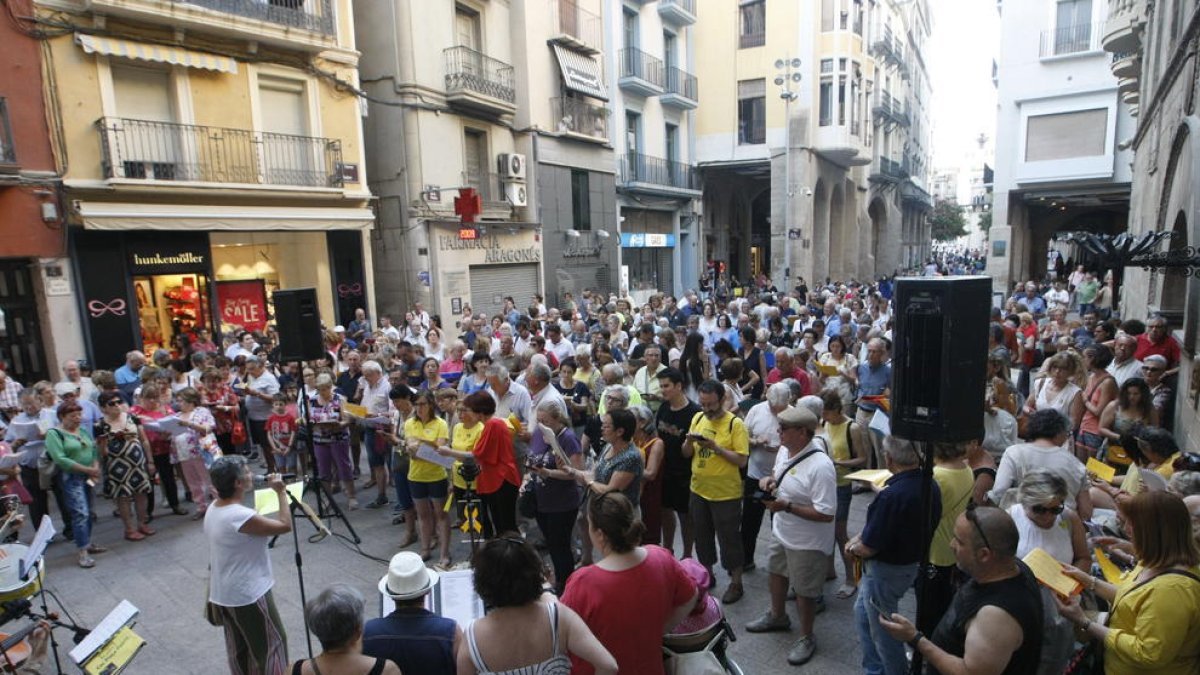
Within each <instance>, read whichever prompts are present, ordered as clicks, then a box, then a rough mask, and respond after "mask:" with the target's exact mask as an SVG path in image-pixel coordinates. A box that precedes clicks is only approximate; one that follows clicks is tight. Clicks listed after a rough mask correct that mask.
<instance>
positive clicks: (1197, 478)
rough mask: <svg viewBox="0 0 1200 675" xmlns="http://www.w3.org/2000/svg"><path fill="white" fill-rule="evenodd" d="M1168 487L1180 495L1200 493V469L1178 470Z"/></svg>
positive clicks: (1187, 495)
mask: <svg viewBox="0 0 1200 675" xmlns="http://www.w3.org/2000/svg"><path fill="white" fill-rule="evenodd" d="M1167 487H1168V488H1170V490H1171V491H1173V492H1174V493H1175V494H1177V495H1179V496H1180V497H1190V496H1192V495H1200V471H1176V472H1175V473H1174V474H1172V475H1171V479H1170V480H1168V481H1167Z"/></svg>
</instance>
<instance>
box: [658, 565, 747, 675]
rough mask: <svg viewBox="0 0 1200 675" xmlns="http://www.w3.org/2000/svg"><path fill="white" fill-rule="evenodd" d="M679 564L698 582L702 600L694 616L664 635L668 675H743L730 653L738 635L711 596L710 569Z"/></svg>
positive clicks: (691, 615) (693, 613)
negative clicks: (709, 586)
mask: <svg viewBox="0 0 1200 675" xmlns="http://www.w3.org/2000/svg"><path fill="white" fill-rule="evenodd" d="M680 564H681V565H682V566H683V568H684V570H685V571H686V572H687V575H688V576H689V577H691V578H692V580H693V581H695V582H696V588H697V589H698V590H699V593H700V598H699V599H698V600H697V601H696V607H695V609H693V610H692V612H691V614H689V615H688V616H687V617H686V618H685V619H684V620H683V621H681V622H680V623H679V625H677V626H675V627H674V628H672V629H671V632H669V633H667V634H666V635H665V636H663V657H664V659H665V661H666V664H665V665H666V671H667V675H685V674H686V675H742V669H741V668H740V667H739V666H738V664H737V663H735V662H734V660H733V659H732V658H730V657H729V653H728V647H729V643H730V642H736V641H737V636H736V635H734V633H733V628H732V627H731V626H730V625H729V621H727V620H726V619H725V614H724V613H723V612H722V611H721V603H719V602H717V599H716V598H714V597H712V596H711V595H709V594H708V570H706V569H704V566H703V565H701V564H700V563H699V562H697V561H695V560H692V559H690V558H689V559H687V560H684V561H682V562H681V563H680Z"/></svg>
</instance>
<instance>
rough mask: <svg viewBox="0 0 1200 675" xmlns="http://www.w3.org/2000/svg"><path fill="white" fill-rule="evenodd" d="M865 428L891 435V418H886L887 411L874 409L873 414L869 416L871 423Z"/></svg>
mask: <svg viewBox="0 0 1200 675" xmlns="http://www.w3.org/2000/svg"><path fill="white" fill-rule="evenodd" d="M867 428H869V429H871V430H872V431H875V432H877V433H880V434H883V435H884V436H891V435H892V420H891V419H890V418H888V416H887V413H885V412H883V411H882V410H879V409H876V410H875V414H874V415H872V416H871V423H870V424H868V425H867Z"/></svg>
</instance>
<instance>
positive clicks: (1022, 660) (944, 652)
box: [879, 507, 1043, 675]
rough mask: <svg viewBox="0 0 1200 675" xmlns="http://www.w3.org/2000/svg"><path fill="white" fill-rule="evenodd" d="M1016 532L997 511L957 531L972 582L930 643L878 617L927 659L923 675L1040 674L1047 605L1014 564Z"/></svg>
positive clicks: (905, 624)
mask: <svg viewBox="0 0 1200 675" xmlns="http://www.w3.org/2000/svg"><path fill="white" fill-rule="evenodd" d="M1017 537H1018V535H1017V526H1016V525H1015V524H1014V523H1013V520H1012V518H1011V517H1009V515H1008V514H1007V513H1005V512H1004V511H1002V510H1000V509H997V508H993V507H981V508H978V509H968V510H967V511H965V512H963V514H962V515H960V516H959V517H958V520H957V521H955V523H954V537H953V538H952V539H951V540H950V547H951V548H952V549H954V557H955V558H956V559H957V563H958V566H959V568H961V569H962V570H963V571H964V572H966V573H967V574H969V575H971V580H970V581H969V582H967V584H966V585H964V586H963V587H962V588H960V589H959V590H958V593H956V594H955V596H954V602H953V604H951V606H950V610H949V611H948V612H946V614H945V615H944V616H943V617H942V620H941V622H940V623H938V626H937V628H936V629H935V630H934V631H933V635H931V636H929V637H926V636H925V635H923V634H922V633H921V632H920V631H918V630H917V629H916V627H915V626H914V625H913V624H912V623H911V622H910V621H909V620H908V619H906V618H904V617H903V616H902V615H900V614H892V615H891V616H890V617H884V616H881V617H880V618H879V623H880V625H881V626H883V628H884V630H886V631H887V632H888V633H889V634H890V635H891V636H892V637H893V638H895V639H897V640H901V641H904V642H907V643H908V645H909V646H910V647H912V648H913V649H914V650H917V651H919V652H920V653H921V656H922V657H923V658H924V659H925V666H926V667H925V672H927V673H929V672H934V673H962V672H965V673H988V674H990V675H999V674H1001V673H1004V674H1006V675H1007V674H1012V675H1017V674H1019V673H1034V672H1037V669H1038V662H1039V658H1040V656H1041V651H1042V629H1043V625H1042V621H1043V616H1042V598H1041V591H1040V590H1039V589H1038V583H1037V581H1036V580H1035V579H1034V577H1033V573H1032V572H1031V571H1030V570H1029V568H1028V567H1026V566H1025V563H1023V562H1021V561H1020V560H1019V559H1017Z"/></svg>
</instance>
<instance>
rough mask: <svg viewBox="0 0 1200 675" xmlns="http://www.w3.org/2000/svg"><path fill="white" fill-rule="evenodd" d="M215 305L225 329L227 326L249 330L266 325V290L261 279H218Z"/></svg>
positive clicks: (262, 327) (255, 329) (263, 327)
mask: <svg viewBox="0 0 1200 675" xmlns="http://www.w3.org/2000/svg"><path fill="white" fill-rule="evenodd" d="M217 307H218V309H219V310H220V313H221V324H222V325H223V326H224V327H225V329H226V330H227V329H228V327H229V326H241V327H242V329H243V330H249V331H263V330H265V329H266V327H267V291H266V288H265V285H264V283H263V280H262V279H250V280H247V281H218V282H217Z"/></svg>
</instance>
